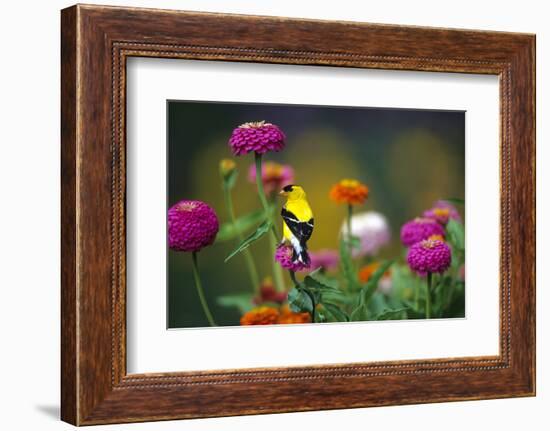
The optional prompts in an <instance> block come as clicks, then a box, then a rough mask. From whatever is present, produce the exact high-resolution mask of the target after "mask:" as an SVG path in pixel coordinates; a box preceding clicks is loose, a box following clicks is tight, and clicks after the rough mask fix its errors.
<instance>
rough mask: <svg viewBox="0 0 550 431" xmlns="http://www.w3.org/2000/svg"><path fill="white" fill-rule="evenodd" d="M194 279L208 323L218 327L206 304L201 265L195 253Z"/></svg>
mask: <svg viewBox="0 0 550 431" xmlns="http://www.w3.org/2000/svg"><path fill="white" fill-rule="evenodd" d="M193 277H195V287H196V288H197V293H198V294H199V299H200V301H201V305H202V309H203V311H204V314H206V318H207V319H208V323H210V326H217V325H216V322H215V321H214V318H213V317H212V313H211V312H210V309H209V308H208V303H207V302H206V297H205V296H204V290H203V289H202V283H201V278H200V275H199V265H198V262H197V252H196V251H194V252H193Z"/></svg>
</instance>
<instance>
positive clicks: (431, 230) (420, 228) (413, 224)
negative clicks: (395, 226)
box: [401, 218, 445, 247]
mask: <svg viewBox="0 0 550 431" xmlns="http://www.w3.org/2000/svg"><path fill="white" fill-rule="evenodd" d="M432 235H441V236H442V237H445V229H443V227H442V226H441V225H440V224H439V223H438V222H436V221H435V220H432V219H430V218H415V219H414V220H411V221H409V222H407V223H405V224H404V225H403V226H402V227H401V242H402V243H403V245H404V246H406V247H410V246H411V245H413V244H415V243H417V242H419V241H422V240H424V239H428V238H429V237H431V236H432Z"/></svg>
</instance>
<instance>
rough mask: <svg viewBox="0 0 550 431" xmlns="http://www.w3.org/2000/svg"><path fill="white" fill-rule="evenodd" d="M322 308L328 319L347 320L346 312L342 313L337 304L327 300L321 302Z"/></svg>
mask: <svg viewBox="0 0 550 431" xmlns="http://www.w3.org/2000/svg"><path fill="white" fill-rule="evenodd" d="M322 305H323V308H324V311H325V315H326V316H327V319H328V320H329V321H333V322H348V321H349V317H348V315H347V314H346V313H344V312H343V311H342V310H341V309H340V307H338V306H337V305H334V304H331V303H329V302H323V304H322Z"/></svg>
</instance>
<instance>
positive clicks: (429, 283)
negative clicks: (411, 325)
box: [426, 272, 432, 319]
mask: <svg viewBox="0 0 550 431" xmlns="http://www.w3.org/2000/svg"><path fill="white" fill-rule="evenodd" d="M431 316H432V273H431V272H428V276H427V277H426V319H429V318H430V317H431Z"/></svg>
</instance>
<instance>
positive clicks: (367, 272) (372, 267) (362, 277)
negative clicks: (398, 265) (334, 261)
mask: <svg viewBox="0 0 550 431" xmlns="http://www.w3.org/2000/svg"><path fill="white" fill-rule="evenodd" d="M379 267H380V262H373V263H371V264H369V265H366V266H364V267H363V268H361V269H360V270H359V281H360V282H361V283H366V282H367V281H369V280H370V278H371V277H372V275H373V274H374V273H375V272H376V270H377V269H378V268H379ZM389 275H390V270H387V271H386V272H385V273H384V277H388V276H389Z"/></svg>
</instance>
